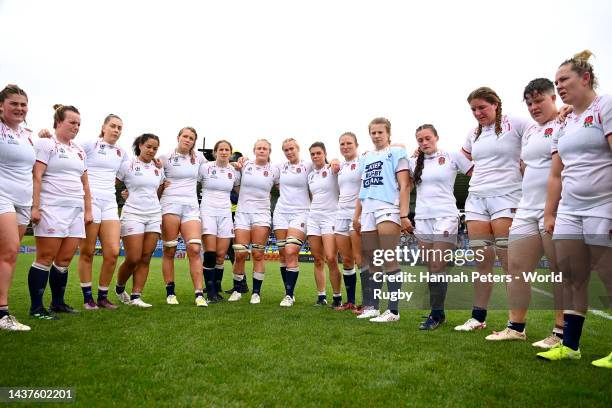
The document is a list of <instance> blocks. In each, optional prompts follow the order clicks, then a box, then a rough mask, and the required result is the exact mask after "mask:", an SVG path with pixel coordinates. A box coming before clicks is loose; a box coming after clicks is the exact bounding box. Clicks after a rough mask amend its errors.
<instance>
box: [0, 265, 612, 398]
mask: <svg viewBox="0 0 612 408" xmlns="http://www.w3.org/2000/svg"><path fill="white" fill-rule="evenodd" d="M32 260H33V255H29V254H28V255H23V254H22V255H20V256H19V261H18V266H17V271H16V274H15V279H14V283H13V287H12V290H11V305H10V306H11V311H12V313H13V314H14V315H16V316H17V317H18V319H19V320H20V321H22V322H23V323H26V324H28V325H30V326H32V331H31V332H28V333H9V332H0V342H1V344H2V346H1V347H0V361H1V362H2V365H1V366H2V369H1V370H0V386H3V387H10V386H15V387H74V389H75V392H76V401H75V403H76V404H78V405H82V406H110V405H118V406H126V405H129V406H149V405H162V406H172V407H176V406H196V405H199V406H233V407H247V406H249V407H250V406H262V407H263V406H265V407H268V406H317V407H328V406H329V407H331V406H334V407H344V406H348V407H363V406H370V407H371V406H390V407H396V406H397V407H399V406H419V407H422V406H435V407H438V406H478V407H486V406H501V405H503V406H521V407H525V406H535V405H539V406H566V407H568V406H570V407H571V406H581V407H584V406H601V407H610V406H612V389H611V387H610V384H612V370H605V369H598V368H595V367H593V366H591V365H590V362H591V361H592V360H594V359H596V358H599V357H602V356H604V355H607V354H608V353H609V352H610V351H612V330H611V328H612V321H610V320H606V319H604V318H602V317H599V316H594V315H592V314H589V316H588V318H587V321H586V324H585V327H584V334H583V341H582V345H581V348H582V353H583V357H582V360H580V361H571V362H561V363H548V362H544V361H540V360H538V359H536V358H535V353H536V351H537V350H536V349H534V348H533V347H532V346H531V342H532V341H535V340H539V339H541V338H544V337H545V336H547V335H548V334H549V332H550V329H551V328H552V322H553V313H552V312H550V311H532V312H530V314H529V317H528V326H527V332H528V341H527V342H505V343H491V342H487V341H485V340H484V337H485V336H486V335H487V334H489V333H490V330H489V329H487V330H485V331H481V332H476V333H456V332H453V331H452V327H453V326H454V325H456V324H460V323H463V322H464V321H465V320H466V319H467V318H468V317H469V311H465V310H463V311H448V312H447V323H446V324H445V325H444V326H443V327H442V328H441V329H439V330H436V331H434V332H420V331H419V330H417V327H418V324H419V322H420V321H421V320H422V319H421V316H423V315H424V314H425V313H426V311H421V310H403V311H402V314H401V320H400V321H399V322H397V323H393V324H382V325H375V324H374V323H370V322H367V321H361V320H357V319H355V318H354V317H353V315H352V314H350V313H349V312H335V311H333V310H331V309H330V308H317V307H313V303H314V300H315V298H316V291H315V287H314V278H313V273H312V264H302V265H301V269H302V270H301V273H300V279H299V281H298V287H297V290H296V299H297V301H296V304H295V306H294V307H292V308H287V309H285V308H281V307H279V306H278V303H279V302H280V300H281V298H282V295H283V294H284V292H283V290H282V283H281V279H280V274H279V272H278V264H277V263H268V266H267V273H266V280H265V281H264V285H263V289H262V303H261V304H259V305H250V304H249V303H248V296H245V297H243V299H242V300H241V301H240V302H237V303H231V304H230V303H227V302H224V303H221V304H216V305H211V306H209V307H208V308H196V307H195V305H194V304H193V289H192V286H191V282H190V279H189V275H188V273H187V263H186V260H177V277H176V285H177V296H178V298H179V301H180V302H181V304H180V305H178V306H168V305H166V304H165V290H164V284H163V281H162V277H161V272H160V259H154V260H153V262H152V268H151V274H150V276H149V281H148V283H147V286H146V288H145V291H144V294H143V299H144V300H145V301H147V302H149V303H153V305H154V306H153V307H152V308H150V309H137V308H130V307H127V306H123V305H122V306H121V307H120V308H119V309H118V310H116V311H107V310H99V311H84V310H82V312H81V313H80V314H79V315H75V316H64V315H62V316H61V320H58V321H38V320H32V319H30V318H29V317H28V316H27V310H28V307H29V296H28V289H27V270H28V268H29V265H30V264H31V262H32ZM100 261H101V259H100V258H98V259H96V269H95V270H97V269H98V268H99V262H100ZM247 275H249V277H250V275H251V274H250V273H247ZM94 282H95V280H94ZM230 282H231V273H230V272H229V265H226V273H225V279H224V288H227V287H229V286H230ZM250 285H251V283H250V281H249V286H250ZM94 286H95V284H94ZM128 290H129V285H128ZM95 293H96V291H95V290H94V295H95ZM45 296H46V299H50V290H49V289H48V288H47V292H46V293H45ZM110 296H111V299H112V300H113V301H115V300H116V298H115V297H114V286H111V290H110ZM328 296H329V290H328ZM449 296H451V292H449ZM494 296H495V297H496V298H500V297H501V298H503V297H504V296H505V294H504V286H503V285H497V286H496V289H495V294H494ZM537 296H538V294H535V293H534V300H536V297H537ZM66 299H67V302H68V303H69V304H71V305H72V306H75V307H78V308H79V309H80V308H81V307H80V306H81V303H82V296H81V291H80V288H79V283H78V277H77V273H76V259H75V262H73V264H72V266H71V271H70V276H69V287H68V290H67V297H66ZM506 320H507V313H506V312H505V311H491V312H490V313H489V318H488V319H487V323H488V325H489V328H490V329H502V328H503V327H504V326H505V323H506Z"/></svg>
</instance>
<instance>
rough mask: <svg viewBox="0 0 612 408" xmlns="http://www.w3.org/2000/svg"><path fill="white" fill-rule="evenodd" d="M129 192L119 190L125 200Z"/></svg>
mask: <svg viewBox="0 0 612 408" xmlns="http://www.w3.org/2000/svg"><path fill="white" fill-rule="evenodd" d="M129 195H130V193H129V192H128V191H127V190H123V191H122V192H121V198H123V200H124V201H125V200H127V198H128V197H129Z"/></svg>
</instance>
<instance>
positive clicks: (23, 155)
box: [0, 121, 36, 207]
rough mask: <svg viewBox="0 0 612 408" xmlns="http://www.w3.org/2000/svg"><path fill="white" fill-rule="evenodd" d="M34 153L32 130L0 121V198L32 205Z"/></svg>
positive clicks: (25, 205)
mask: <svg viewBox="0 0 612 408" xmlns="http://www.w3.org/2000/svg"><path fill="white" fill-rule="evenodd" d="M35 162H36V153H35V152H34V145H33V143H32V132H30V131H29V130H27V129H25V128H23V127H21V126H19V128H18V129H17V131H14V130H13V129H11V128H10V127H8V126H6V125H5V124H4V123H3V122H2V121H0V177H2V182H1V183H0V198H2V199H3V200H6V201H9V202H11V203H13V205H17V206H20V207H29V206H31V205H32V167H34V163H35Z"/></svg>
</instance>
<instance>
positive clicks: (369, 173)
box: [363, 160, 384, 188]
mask: <svg viewBox="0 0 612 408" xmlns="http://www.w3.org/2000/svg"><path fill="white" fill-rule="evenodd" d="M382 167H383V162H382V161H380V160H379V161H375V162H374V163H370V164H368V165H367V166H365V169H364V170H365V178H364V180H363V187H364V188H368V187H370V186H382V185H383V184H384V183H383V177H382Z"/></svg>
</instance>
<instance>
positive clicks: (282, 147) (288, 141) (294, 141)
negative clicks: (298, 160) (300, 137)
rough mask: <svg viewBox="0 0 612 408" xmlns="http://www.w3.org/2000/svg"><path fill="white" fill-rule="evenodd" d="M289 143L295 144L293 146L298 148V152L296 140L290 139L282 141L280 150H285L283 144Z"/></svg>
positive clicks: (298, 146)
mask: <svg viewBox="0 0 612 408" xmlns="http://www.w3.org/2000/svg"><path fill="white" fill-rule="evenodd" d="M290 142H293V143H295V146H296V147H297V148H298V150H300V145H299V144H298V142H297V140H295V139H294V138H292V137H289V138H287V139H285V140H283V143H281V149H285V144H286V143H290Z"/></svg>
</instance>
